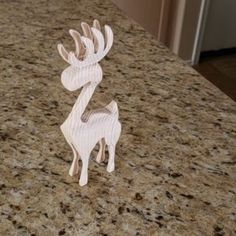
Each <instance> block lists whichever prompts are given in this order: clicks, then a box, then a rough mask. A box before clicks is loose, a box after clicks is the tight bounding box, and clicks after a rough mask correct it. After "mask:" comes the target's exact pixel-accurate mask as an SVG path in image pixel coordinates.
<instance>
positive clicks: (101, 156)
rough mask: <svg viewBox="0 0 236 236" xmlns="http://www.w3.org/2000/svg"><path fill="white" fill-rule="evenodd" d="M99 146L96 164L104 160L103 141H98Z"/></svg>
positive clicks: (104, 144) (104, 145)
mask: <svg viewBox="0 0 236 236" xmlns="http://www.w3.org/2000/svg"><path fill="white" fill-rule="evenodd" d="M99 144H100V147H99V151H98V154H97V157H96V161H97V163H101V162H102V161H104V160H105V147H106V143H105V139H104V138H102V139H101V140H100V141H99Z"/></svg>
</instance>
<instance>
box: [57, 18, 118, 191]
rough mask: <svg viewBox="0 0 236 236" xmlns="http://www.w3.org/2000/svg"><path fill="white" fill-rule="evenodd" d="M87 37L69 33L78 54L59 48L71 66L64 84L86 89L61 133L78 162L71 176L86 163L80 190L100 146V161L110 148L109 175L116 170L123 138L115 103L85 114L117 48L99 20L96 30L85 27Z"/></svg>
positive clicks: (68, 87) (70, 172)
mask: <svg viewBox="0 0 236 236" xmlns="http://www.w3.org/2000/svg"><path fill="white" fill-rule="evenodd" d="M81 27H82V31H83V36H81V35H80V33H79V32H77V31H75V30H70V31H69V33H70V35H71V36H72V38H73V39H74V41H75V48H76V49H75V52H69V53H68V52H67V51H66V50H65V48H64V47H63V45H62V44H58V51H59V53H60V55H61V57H62V58H63V59H64V60H65V61H66V62H68V63H69V64H70V66H69V67H68V68H66V69H65V70H64V71H63V72H62V75H61V81H62V84H63V85H64V87H65V88H66V89H68V90H69V91H75V90H77V89H80V88H81V87H83V89H82V91H81V93H80V95H79V97H78V99H77V101H76V103H75V104H74V106H73V108H72V111H71V112H70V114H69V116H68V117H67V119H66V120H65V122H64V123H63V124H62V125H61V127H60V128H61V131H62V133H63V134H64V136H65V139H66V141H67V142H68V144H69V145H70V146H71V148H72V150H73V154H74V159H73V162H72V165H71V167H70V170H69V174H70V175H71V176H74V175H76V174H78V171H79V163H78V162H79V158H81V160H82V170H81V174H80V180H79V184H80V186H83V185H86V184H87V182H88V162H89V157H90V153H91V151H92V150H93V148H94V147H95V145H96V144H97V143H98V142H99V143H100V149H99V152H98V154H97V158H96V161H97V162H101V161H103V160H104V159H105V146H106V145H107V146H108V152H109V160H108V165H107V171H108V172H112V171H113V170H114V168H115V160H114V159H115V148H116V143H117V141H118V139H119V137H120V132H121V124H120V122H119V121H118V116H119V113H118V107H117V104H116V102H115V101H112V102H111V103H110V104H108V105H107V106H106V107H105V108H102V109H98V110H93V111H90V112H85V109H86V107H87V105H88V103H89V100H90V99H91V97H92V95H93V93H94V90H95V89H96V87H97V85H98V84H99V83H100V82H101V81H102V68H101V66H100V65H99V64H98V62H99V61H100V60H101V59H102V58H103V57H105V56H106V54H107V53H108V52H109V50H110V49H111V46H112V44H113V32H112V30H111V28H110V27H109V26H108V25H105V27H104V32H105V39H104V36H103V34H102V29H101V27H100V24H99V22H98V21H97V20H94V22H93V26H92V27H90V26H89V25H88V24H87V23H82V24H81Z"/></svg>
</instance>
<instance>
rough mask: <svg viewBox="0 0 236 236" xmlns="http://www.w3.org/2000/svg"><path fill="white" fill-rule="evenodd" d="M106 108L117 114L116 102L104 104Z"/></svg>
mask: <svg viewBox="0 0 236 236" xmlns="http://www.w3.org/2000/svg"><path fill="white" fill-rule="evenodd" d="M106 109H107V110H109V111H110V112H111V113H112V114H117V116H118V115H119V111H118V106H117V103H116V102H115V101H111V102H110V103H109V104H108V105H107V106H106Z"/></svg>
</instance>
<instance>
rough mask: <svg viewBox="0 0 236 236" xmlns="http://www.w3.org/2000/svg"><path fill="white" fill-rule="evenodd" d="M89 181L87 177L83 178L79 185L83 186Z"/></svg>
mask: <svg viewBox="0 0 236 236" xmlns="http://www.w3.org/2000/svg"><path fill="white" fill-rule="evenodd" d="M87 183H88V180H86V179H82V180H80V181H79V185H80V186H81V187H82V186H84V185H86V184H87Z"/></svg>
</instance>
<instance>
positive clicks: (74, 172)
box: [69, 144, 79, 176]
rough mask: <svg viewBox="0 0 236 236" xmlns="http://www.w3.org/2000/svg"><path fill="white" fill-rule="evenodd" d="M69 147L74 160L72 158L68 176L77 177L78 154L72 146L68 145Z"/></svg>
mask: <svg viewBox="0 0 236 236" xmlns="http://www.w3.org/2000/svg"><path fill="white" fill-rule="evenodd" d="M70 146H71V148H72V150H73V154H74V158H73V162H72V164H71V167H70V170H69V175H70V176H74V175H77V174H78V172H79V154H78V152H77V151H76V149H75V147H74V146H73V144H70Z"/></svg>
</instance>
